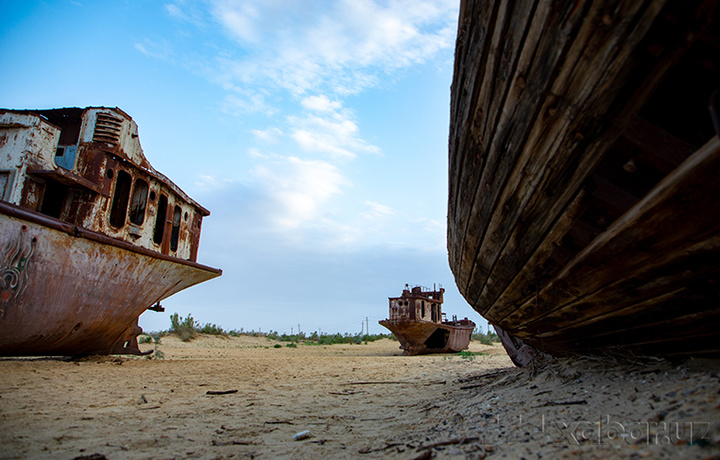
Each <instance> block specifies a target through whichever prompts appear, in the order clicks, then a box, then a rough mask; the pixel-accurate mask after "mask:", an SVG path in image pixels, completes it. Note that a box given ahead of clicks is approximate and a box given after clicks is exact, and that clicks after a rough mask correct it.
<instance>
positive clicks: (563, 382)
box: [0, 336, 720, 460]
mask: <svg viewBox="0 0 720 460" xmlns="http://www.w3.org/2000/svg"><path fill="white" fill-rule="evenodd" d="M278 344H279V345H281V346H280V347H276V345H278ZM141 347H143V348H144V349H152V348H153V347H154V345H153V344H145V345H142V346H141ZM157 348H158V350H160V351H161V352H162V353H161V354H162V355H163V357H162V358H160V357H158V356H154V357H150V358H148V357H138V356H130V357H127V356H122V357H117V356H111V357H100V356H95V357H88V358H84V359H74V360H73V359H67V358H0V457H1V458H6V459H15V458H19V459H25V458H32V459H36V458H37V459H43V458H58V459H68V460H69V459H75V458H94V459H102V458H107V459H146V458H147V459H173V458H202V459H224V458H247V457H250V458H254V457H262V458H298V459H304V458H322V456H326V457H327V458H361V459H362V458H386V457H389V458H400V459H413V458H518V459H519V458H526V459H535V458H545V459H553V458H720V394H719V393H720V364H719V363H718V362H717V361H709V360H689V361H683V362H668V361H664V360H660V359H654V358H641V357H633V358H619V357H612V358H610V357H605V358H603V359H599V358H592V359H591V358H574V359H561V360H556V361H552V362H548V363H544V364H542V365H540V364H538V365H537V366H534V367H532V368H524V369H517V368H515V367H513V366H512V364H511V362H510V360H509V359H508V358H507V356H506V355H505V353H504V350H503V349H502V347H501V346H500V345H495V346H486V345H480V344H479V343H476V342H472V343H471V345H470V349H469V351H470V352H471V353H465V355H464V356H461V355H458V354H446V355H425V356H410V357H408V356H402V354H401V353H400V350H399V349H398V343H397V342H395V341H391V340H388V339H384V340H380V341H377V342H371V343H368V344H353V345H326V346H323V345H305V344H298V345H297V347H295V348H292V347H287V346H286V343H284V342H276V341H272V340H269V339H267V338H264V337H247V336H242V337H219V336H201V337H199V338H197V339H195V340H193V341H191V342H182V341H180V340H179V339H177V338H175V337H172V336H166V337H163V338H162V340H161V343H160V344H159V345H157Z"/></svg>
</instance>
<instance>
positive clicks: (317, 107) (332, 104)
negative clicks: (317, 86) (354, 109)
mask: <svg viewBox="0 0 720 460" xmlns="http://www.w3.org/2000/svg"><path fill="white" fill-rule="evenodd" d="M300 104H302V106H303V107H305V108H306V109H308V110H314V111H316V112H329V111H335V110H338V109H340V108H341V107H342V102H341V101H337V100H333V101H331V100H330V99H329V98H328V97H327V96H325V95H320V96H309V97H306V98H304V99H303V100H302V101H300Z"/></svg>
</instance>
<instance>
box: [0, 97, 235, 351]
mask: <svg viewBox="0 0 720 460" xmlns="http://www.w3.org/2000/svg"><path fill="white" fill-rule="evenodd" d="M207 215H209V212H208V211H207V210H206V209H205V208H203V207H202V206H200V205H199V204H198V203H196V202H195V201H193V200H192V199H191V198H190V197H188V196H187V195H186V194H185V193H183V191H182V190H180V189H179V188H178V187H177V186H176V185H175V184H173V183H172V182H171V181H170V180H169V179H167V178H166V177H165V176H163V175H162V174H160V173H159V172H157V171H155V170H154V169H153V168H152V166H151V165H150V163H149V162H148V161H147V159H146V158H145V156H144V154H143V151H142V148H141V146H140V141H139V139H138V129H137V125H136V123H135V122H134V121H133V120H132V118H130V117H129V116H128V115H127V114H125V113H124V112H123V111H122V110H120V109H117V108H105V107H89V108H84V109H83V108H63V109H49V110H6V109H3V110H0V355H3V356H19V355H86V354H111V353H114V354H126V353H128V354H129V353H134V354H139V353H140V350H139V348H138V345H137V336H138V335H139V334H140V333H141V332H142V329H140V327H139V326H138V324H137V320H138V317H139V315H140V314H141V313H143V312H144V311H145V310H147V309H148V308H151V309H157V310H161V309H162V307H160V303H159V302H160V301H161V300H163V299H165V298H167V297H169V296H171V295H172V294H174V293H176V292H179V291H181V290H183V289H185V288H187V287H190V286H192V285H195V284H197V283H201V282H203V281H206V280H209V279H212V278H215V277H217V276H220V274H221V273H222V272H221V270H219V269H216V268H211V267H207V266H204V265H201V264H199V263H197V262H196V259H197V252H198V244H199V241H200V227H201V222H202V219H203V217H205V216H207Z"/></svg>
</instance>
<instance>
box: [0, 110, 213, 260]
mask: <svg viewBox="0 0 720 460" xmlns="http://www.w3.org/2000/svg"><path fill="white" fill-rule="evenodd" d="M0 200H2V201H3V202H6V203H10V204H11V205H15V206H17V207H21V208H24V209H27V210H30V211H34V212H36V213H39V214H40V215H44V216H47V217H49V218H54V219H59V220H60V221H64V222H66V223H68V224H70V225H72V226H75V227H82V228H84V229H87V230H90V231H93V232H98V233H102V234H104V235H107V236H109V237H112V238H117V239H119V240H122V241H125V242H127V243H130V244H132V245H134V246H138V247H142V248H145V249H148V250H151V251H155V252H158V253H162V254H165V255H168V256H174V257H178V258H180V259H184V260H189V261H192V262H195V261H196V259H197V251H198V245H199V239H200V227H201V225H202V219H203V217H205V216H208V215H209V214H210V212H209V211H208V210H207V209H205V208H203V207H202V206H200V205H199V204H198V203H196V202H195V201H193V200H192V199H191V198H190V197H189V196H187V195H186V194H185V193H184V192H183V191H182V190H180V188H179V187H177V186H176V185H175V184H174V183H173V182H171V181H170V180H169V179H168V178H166V177H165V176H163V175H162V174H160V173H159V172H157V171H155V170H154V169H153V167H152V166H151V165H150V163H149V162H148V161H147V159H146V158H145V156H144V154H143V150H142V147H141V146H140V140H139V137H138V127H137V124H136V123H135V122H134V121H133V120H132V118H131V117H130V116H128V115H127V114H126V113H125V112H123V111H122V110H120V109H118V108H106V107H87V108H62V109H49V110H7V109H0ZM3 205H4V206H5V205H6V204H3ZM3 209H4V208H3ZM44 216H43V218H44Z"/></svg>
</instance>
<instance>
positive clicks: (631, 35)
mask: <svg viewBox="0 0 720 460" xmlns="http://www.w3.org/2000/svg"><path fill="white" fill-rule="evenodd" d="M599 5H600V4H593V8H594V9H593V10H591V11H590V12H589V13H588V14H587V15H586V16H585V18H584V22H583V24H582V27H581V28H580V31H579V32H578V33H577V37H578V38H577V40H576V41H575V42H573V43H571V44H570V45H569V50H568V52H567V56H563V57H562V58H561V60H560V62H559V65H558V69H557V71H558V72H559V76H558V78H557V79H555V80H554V81H553V82H552V85H553V86H552V92H551V94H562V97H556V98H548V99H546V101H545V102H544V103H543V104H542V105H541V107H542V109H541V111H540V112H539V116H538V118H537V119H536V120H535V123H534V125H533V127H532V131H531V134H530V137H529V138H528V139H527V140H526V142H525V143H524V144H523V146H522V150H520V149H519V150H520V152H521V153H520V159H519V160H518V162H517V167H516V168H515V169H514V170H512V171H511V175H510V178H509V180H508V182H507V184H506V186H505V188H504V190H503V195H502V197H501V198H500V200H499V203H498V204H499V206H498V207H497V208H496V209H495V211H494V212H493V213H492V219H491V220H490V222H489V223H488V225H487V231H486V233H485V237H484V239H483V240H482V242H481V243H480V245H479V248H480V249H479V251H478V252H477V255H476V256H475V258H474V262H475V270H474V271H473V272H472V273H471V281H470V283H469V284H468V288H467V290H466V297H467V298H469V299H471V304H473V305H477V306H478V308H479V311H481V312H484V311H487V309H488V308H490V307H491V306H492V305H493V303H494V301H495V300H496V299H497V298H498V297H499V296H500V295H501V294H502V292H503V290H504V289H505V288H506V287H507V285H508V283H509V282H510V280H512V278H513V277H514V275H515V274H516V273H517V272H518V270H520V269H521V267H522V266H523V265H524V264H525V263H526V262H527V260H528V258H529V257H530V256H531V255H532V251H533V250H534V249H535V248H537V246H538V244H539V240H540V239H541V238H542V236H543V235H544V234H546V233H547V231H548V229H549V228H550V226H552V225H553V224H554V222H555V221H556V220H557V218H558V215H559V213H560V212H561V211H562V210H563V209H565V207H566V206H567V203H568V200H569V199H571V198H572V197H573V196H574V195H575V193H576V190H577V188H578V187H579V186H580V185H581V184H582V182H583V180H584V179H585V177H586V176H587V175H588V174H589V172H590V171H591V170H592V169H593V168H594V167H595V166H596V165H597V163H598V162H599V160H600V159H601V158H602V153H603V152H604V150H605V149H606V148H607V146H608V145H610V144H611V143H612V141H613V140H614V138H615V137H617V136H618V135H619V130H617V129H615V130H613V129H609V130H606V131H605V132H604V133H602V134H600V135H598V136H595V143H594V145H593V147H594V148H586V145H585V144H584V143H582V142H581V140H582V138H584V136H582V135H580V136H573V135H572V133H580V132H581V131H583V130H584V129H585V127H586V126H588V125H593V124H594V123H593V121H594V120H597V119H601V118H602V117H603V116H608V115H609V114H608V109H609V107H610V105H611V104H612V102H613V101H614V100H615V97H616V96H617V92H618V91H619V90H620V89H621V88H622V84H621V83H620V82H621V81H622V80H623V79H624V78H623V77H624V75H625V74H626V73H627V72H628V68H629V67H632V66H633V64H634V60H633V55H632V54H631V52H632V50H633V49H634V46H635V45H636V44H637V43H638V42H640V41H641V39H642V37H643V36H644V34H645V33H646V32H647V29H648V28H649V27H650V24H652V21H653V20H654V19H655V16H656V15H657V14H658V12H659V7H658V6H657V4H653V5H651V6H650V7H649V8H648V9H647V10H638V9H637V3H635V2H633V3H632V5H633V7H632V8H629V11H627V12H625V11H622V10H620V11H618V12H617V15H618V16H619V17H617V18H616V20H615V21H614V22H613V23H611V24H610V25H608V27H606V30H604V33H600V32H598V30H597V25H598V22H600V21H602V19H601V18H599V17H598V16H601V17H602V14H603V13H602V12H603V8H601V7H600V6H599ZM621 6H623V5H621ZM625 15H626V16H625ZM636 16H637V17H636ZM618 41H621V42H623V43H625V45H626V48H624V49H623V50H620V51H616V48H617V47H616V45H617V42H618ZM587 48H589V49H591V50H593V51H592V52H591V53H589V55H586V53H585V50H586V49H587ZM618 61H619V62H618ZM578 79H579V80H578ZM608 82H612V84H609V83H608ZM532 102H533V103H535V102H536V101H532ZM627 104H628V105H631V104H634V105H635V106H636V107H635V110H636V111H637V110H639V108H640V104H639V103H637V102H635V101H627ZM579 107H585V108H586V110H584V111H579V109H578V108H579ZM623 113H625V115H624V116H625V117H627V118H629V117H628V115H627V113H626V111H625V110H623ZM613 115H620V114H616V113H613ZM598 140H600V142H598ZM518 224H519V225H518ZM478 225H482V223H480V224H478ZM468 246H470V245H468ZM485 290H487V292H486V293H485V294H484V295H483V291H485Z"/></svg>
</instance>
